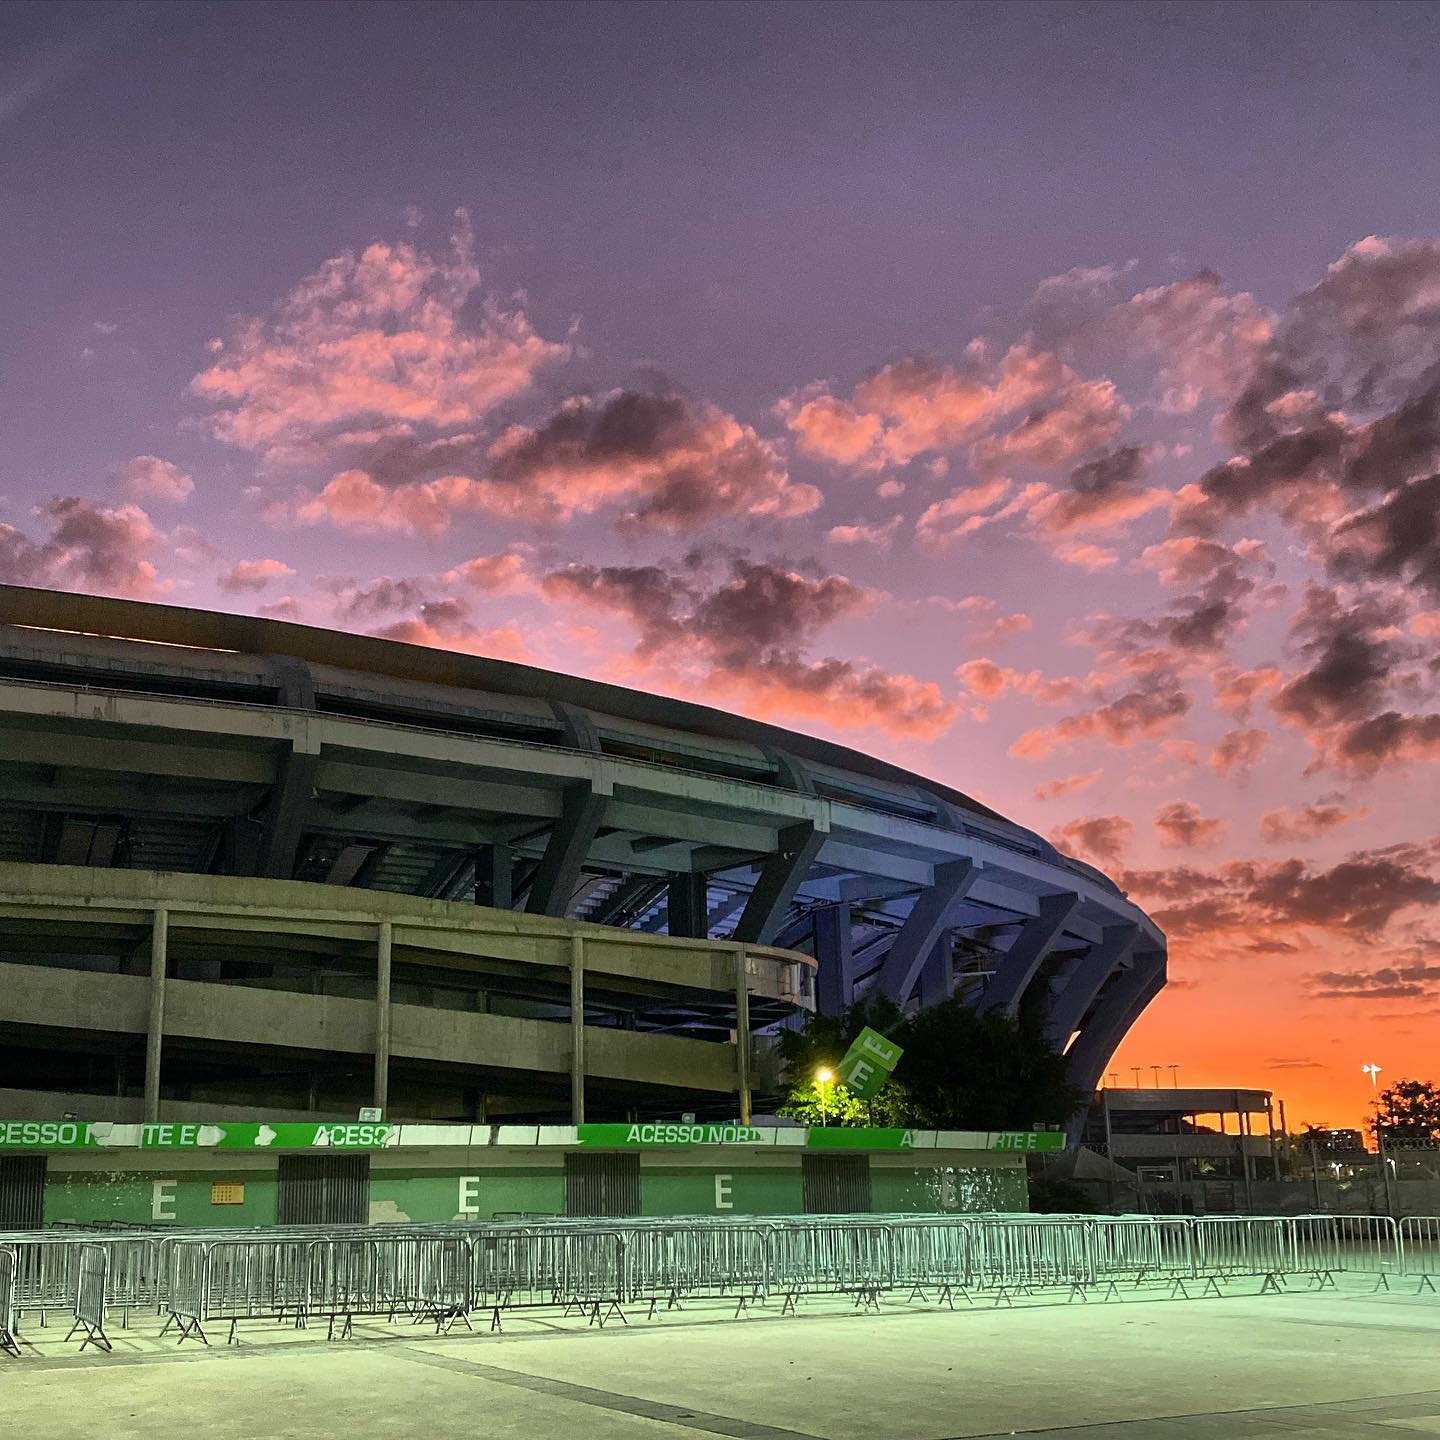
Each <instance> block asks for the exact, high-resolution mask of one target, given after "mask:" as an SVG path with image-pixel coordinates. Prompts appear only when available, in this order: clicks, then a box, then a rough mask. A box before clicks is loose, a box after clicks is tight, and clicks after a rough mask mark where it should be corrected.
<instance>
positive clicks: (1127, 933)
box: [1048, 925, 1140, 1048]
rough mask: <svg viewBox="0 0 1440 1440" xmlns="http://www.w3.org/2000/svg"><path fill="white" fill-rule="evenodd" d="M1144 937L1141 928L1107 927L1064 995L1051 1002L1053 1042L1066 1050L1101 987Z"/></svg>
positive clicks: (1074, 970)
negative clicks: (1136, 943) (1068, 1042)
mask: <svg viewBox="0 0 1440 1440" xmlns="http://www.w3.org/2000/svg"><path fill="white" fill-rule="evenodd" d="M1139 938H1140V927H1139V926H1138V925H1107V926H1106V927H1105V934H1104V935H1103V937H1102V938H1101V940H1100V943H1099V944H1098V945H1092V946H1091V947H1090V950H1089V953H1088V954H1087V955H1086V956H1085V957H1084V958H1083V959H1082V960H1081V961H1080V962H1079V963H1078V964H1077V965H1076V966H1075V968H1074V969H1073V970H1072V971H1071V973H1070V976H1069V978H1068V979H1067V980H1066V982H1065V985H1064V987H1063V988H1062V989H1061V991H1060V993H1059V994H1058V995H1056V996H1055V997H1054V999H1053V1000H1052V1001H1051V1002H1050V1022H1049V1026H1048V1030H1049V1034H1050V1038H1051V1040H1053V1041H1054V1042H1055V1044H1056V1045H1057V1046H1060V1047H1062V1048H1063V1047H1064V1045H1065V1043H1066V1042H1067V1041H1068V1040H1069V1039H1070V1037H1071V1035H1073V1034H1074V1033H1075V1031H1076V1030H1078V1029H1079V1028H1080V1022H1081V1021H1082V1020H1083V1019H1084V1018H1085V1012H1086V1011H1087V1010H1089V1008H1090V1006H1091V1005H1092V1004H1093V1003H1094V1001H1095V997H1096V996H1097V995H1098V994H1099V993H1100V988H1101V986H1103V985H1104V984H1105V982H1106V981H1107V980H1108V979H1109V978H1110V976H1111V975H1112V974H1113V973H1114V972H1115V970H1116V969H1117V967H1119V966H1120V965H1122V964H1123V963H1124V962H1125V960H1126V958H1127V957H1128V956H1129V954H1130V951H1131V950H1132V949H1133V948H1134V945H1135V942H1136V941H1137V940H1138V939H1139Z"/></svg>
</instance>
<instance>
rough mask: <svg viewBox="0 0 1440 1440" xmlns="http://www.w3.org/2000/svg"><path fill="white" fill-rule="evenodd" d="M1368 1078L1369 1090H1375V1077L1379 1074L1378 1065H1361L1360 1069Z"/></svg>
mask: <svg viewBox="0 0 1440 1440" xmlns="http://www.w3.org/2000/svg"><path fill="white" fill-rule="evenodd" d="M1360 1068H1361V1069H1362V1070H1363V1071H1364V1072H1365V1073H1366V1074H1367V1075H1368V1076H1369V1077H1370V1088H1371V1089H1372V1090H1373V1089H1375V1077H1376V1076H1377V1075H1378V1074H1379V1073H1380V1067H1379V1066H1378V1065H1362V1066H1361V1067H1360Z"/></svg>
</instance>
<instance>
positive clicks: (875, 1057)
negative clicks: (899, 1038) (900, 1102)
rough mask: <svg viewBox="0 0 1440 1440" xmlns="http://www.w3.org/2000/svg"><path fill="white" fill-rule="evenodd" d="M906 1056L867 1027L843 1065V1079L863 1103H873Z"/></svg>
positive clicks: (891, 1042)
mask: <svg viewBox="0 0 1440 1440" xmlns="http://www.w3.org/2000/svg"><path fill="white" fill-rule="evenodd" d="M903 1053H904V1052H903V1051H902V1050H901V1049H900V1047H899V1046H898V1045H896V1044H895V1043H894V1041H892V1040H887V1039H886V1038H885V1037H884V1036H883V1035H882V1034H880V1032H879V1031H878V1030H872V1029H871V1028H870V1027H869V1026H868V1025H867V1026H866V1027H865V1028H864V1029H863V1030H862V1031H861V1032H860V1033H859V1035H857V1036H856V1037H855V1043H854V1044H853V1045H852V1046H851V1047H850V1048H849V1049H848V1050H847V1051H846V1052H845V1058H844V1059H843V1060H842V1061H841V1062H840V1079H841V1080H842V1081H843V1082H844V1083H845V1084H846V1085H848V1086H849V1087H850V1088H851V1089H852V1090H853V1091H854V1092H855V1093H856V1094H857V1095H858V1096H859V1097H860V1098H861V1099H862V1100H873V1099H874V1098H875V1097H876V1096H877V1095H878V1094H879V1093H880V1087H881V1086H882V1085H883V1084H884V1083H885V1082H886V1081H887V1080H888V1079H889V1078H890V1072H891V1071H892V1070H893V1069H894V1068H895V1065H896V1062H897V1061H898V1060H899V1059H900V1056H901V1055H902V1054H903Z"/></svg>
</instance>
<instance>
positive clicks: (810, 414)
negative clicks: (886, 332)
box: [776, 345, 1069, 470]
mask: <svg viewBox="0 0 1440 1440" xmlns="http://www.w3.org/2000/svg"><path fill="white" fill-rule="evenodd" d="M969 358H970V359H971V361H972V362H973V363H972V365H971V367H970V369H969V370H968V371H966V372H961V371H958V370H955V369H952V368H951V367H949V366H944V365H939V364H937V363H936V362H934V361H932V360H927V359H924V358H921V357H911V358H909V359H905V360H899V361H896V362H895V363H894V364H891V365H886V366H884V367H883V368H882V369H880V370H878V371H877V372H876V373H875V374H874V375H872V376H870V377H869V378H868V379H867V380H864V381H862V382H861V383H860V384H859V385H857V386H856V387H855V390H854V393H853V394H852V396H851V398H850V399H849V400H841V399H839V398H838V397H836V396H835V395H833V394H831V393H830V392H829V391H828V390H827V389H826V388H825V387H824V386H823V385H812V386H810V387H809V388H807V389H805V390H800V391H797V392H796V393H795V394H793V395H790V396H787V397H786V398H785V399H784V400H782V401H781V402H780V404H779V405H778V406H777V407H776V408H777V410H778V412H779V414H780V415H781V417H782V418H783V419H784V420H785V423H786V424H787V425H788V426H789V428H790V430H791V431H792V433H794V434H795V436H796V437H797V443H798V444H799V447H800V449H801V450H802V451H803V452H804V453H806V454H810V455H814V456H817V457H819V458H821V459H825V460H829V461H831V462H832V463H834V464H837V465H844V466H847V467H850V468H855V469H860V470H877V469H881V468H883V467H884V466H886V465H903V464H905V463H907V462H908V461H910V460H912V459H914V458H915V456H917V455H921V454H925V453H927V452H932V453H933V452H936V451H946V450H953V449H955V448H956V447H957V446H959V445H961V444H964V443H965V442H966V441H967V440H969V439H971V438H972V437H973V436H975V435H976V434H977V433H979V432H980V431H981V430H983V429H984V428H986V427H987V426H989V425H991V424H993V423H994V422H995V421H996V420H997V419H998V418H999V417H1001V416H1004V415H1006V414H1009V413H1011V412H1013V411H1015V410H1018V409H1020V408H1021V407H1022V406H1025V405H1029V404H1031V403H1033V402H1034V401H1036V400H1038V399H1040V398H1041V397H1042V396H1044V395H1046V394H1047V393H1049V392H1050V391H1052V390H1054V389H1056V388H1057V387H1059V386H1060V385H1061V384H1063V383H1064V381H1065V379H1066V378H1067V376H1068V374H1069V372H1068V371H1067V370H1066V368H1065V366H1064V365H1063V364H1062V363H1061V361H1060V359H1059V358H1058V357H1057V356H1056V355H1054V354H1052V353H1049V352H1033V351H1031V350H1029V349H1027V348H1026V347H1024V346H1015V347H1013V348H1012V349H1011V350H1009V351H1008V352H1007V353H1006V354H1005V355H1004V356H1003V357H1002V358H1001V360H1000V361H999V363H998V364H995V365H987V364H985V363H983V349H982V347H980V346H978V345H972V346H971V347H970V355H969Z"/></svg>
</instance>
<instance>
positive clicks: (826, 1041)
mask: <svg viewBox="0 0 1440 1440" xmlns="http://www.w3.org/2000/svg"><path fill="white" fill-rule="evenodd" d="M867 1025H868V1026H869V1027H870V1028H871V1029H872V1030H878V1031H879V1032H880V1034H882V1035H884V1036H887V1037H888V1038H892V1039H895V1040H897V1042H898V1043H899V1044H900V1045H902V1046H903V1045H904V1043H905V1042H904V1040H903V1039H900V1038H899V1037H900V1034H901V1032H903V1031H904V1029H905V1017H904V1015H902V1014H901V1013H900V1009H899V1007H898V1006H897V1005H895V1004H894V1003H893V1002H892V1001H890V1000H888V999H886V998H885V997H884V996H876V997H874V998H871V999H865V1000H860V1001H857V1002H856V1003H855V1004H854V1005H852V1006H850V1008H849V1009H848V1010H846V1011H844V1012H843V1013H841V1014H839V1015H811V1016H810V1017H809V1018H808V1019H807V1021H806V1024H805V1028H804V1030H801V1031H796V1030H787V1031H785V1032H784V1033H783V1034H782V1035H781V1037H780V1060H781V1064H782V1066H783V1069H784V1077H785V1081H786V1084H787V1086H788V1087H789V1088H788V1091H787V1094H786V1096H785V1099H784V1101H783V1102H782V1103H781V1105H780V1106H779V1111H778V1113H779V1114H781V1115H785V1116H788V1117H789V1118H790V1119H792V1120H799V1121H800V1122H801V1124H804V1125H897V1126H905V1125H908V1124H910V1121H909V1120H908V1119H907V1118H906V1110H905V1102H904V1090H903V1087H902V1086H901V1085H900V1084H899V1083H897V1082H896V1081H895V1080H893V1079H891V1080H887V1081H886V1082H885V1084H884V1086H882V1087H881V1090H880V1092H879V1094H877V1095H876V1097H875V1098H874V1100H871V1101H869V1102H866V1101H864V1100H861V1099H860V1098H859V1096H857V1095H856V1094H855V1093H854V1091H852V1090H851V1089H850V1088H849V1087H848V1086H846V1085H842V1084H841V1083H840V1081H839V1080H838V1079H836V1080H829V1081H823V1082H822V1081H821V1080H820V1079H819V1078H818V1077H819V1074H820V1072H821V1071H822V1070H828V1071H829V1072H830V1073H831V1074H832V1075H834V1074H835V1073H836V1072H837V1071H838V1070H839V1068H840V1061H841V1059H842V1058H843V1057H844V1055H845V1052H846V1051H847V1050H848V1049H849V1048H850V1046H851V1043H852V1042H853V1041H854V1040H855V1037H856V1036H857V1035H859V1033H860V1032H861V1031H862V1030H863V1029H865V1027H866V1026H867ZM901 1063H902V1064H903V1063H904V1061H903V1060H902V1061H901Z"/></svg>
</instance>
